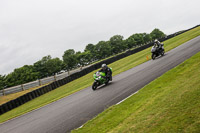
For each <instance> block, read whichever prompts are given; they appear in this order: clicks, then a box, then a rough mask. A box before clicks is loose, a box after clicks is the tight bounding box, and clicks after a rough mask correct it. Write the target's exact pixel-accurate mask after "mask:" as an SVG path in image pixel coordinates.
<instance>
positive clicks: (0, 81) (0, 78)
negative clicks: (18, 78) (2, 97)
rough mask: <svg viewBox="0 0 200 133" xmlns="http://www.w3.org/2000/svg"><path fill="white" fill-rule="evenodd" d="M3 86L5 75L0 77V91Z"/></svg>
mask: <svg viewBox="0 0 200 133" xmlns="http://www.w3.org/2000/svg"><path fill="white" fill-rule="evenodd" d="M5 84H6V83H5V75H4V76H2V75H0V90H2V89H3V88H4V86H5Z"/></svg>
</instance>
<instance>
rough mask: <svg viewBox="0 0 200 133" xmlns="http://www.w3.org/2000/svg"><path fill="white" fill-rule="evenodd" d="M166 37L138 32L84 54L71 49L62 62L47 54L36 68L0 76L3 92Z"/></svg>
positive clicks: (93, 46)
mask: <svg viewBox="0 0 200 133" xmlns="http://www.w3.org/2000/svg"><path fill="white" fill-rule="evenodd" d="M164 36H165V34H164V33H163V32H162V31H160V30H159V29H157V28H156V29H154V30H153V31H152V32H151V33H150V34H148V33H136V34H133V35H131V36H130V37H128V38H127V39H124V37H123V36H121V35H114V36H113V37H111V38H110V39H109V40H108V41H99V42H98V43H97V44H88V45H87V46H86V47H85V49H84V51H83V52H81V51H77V52H76V51H75V50H74V49H68V50H66V51H65V52H64V54H63V56H62V60H61V59H59V58H52V57H51V56H50V55H48V56H45V57H43V58H42V59H41V60H39V61H37V62H35V63H34V64H33V65H24V66H23V67H20V68H16V69H14V71H13V72H11V73H9V74H7V75H0V89H3V88H6V87H12V86H16V85H20V84H24V83H27V82H31V81H35V80H37V79H42V78H45V77H48V76H53V75H55V74H57V73H60V72H61V71H70V70H72V69H75V68H78V67H83V66H85V65H88V64H91V63H93V62H96V61H99V60H102V59H105V58H107V57H110V56H112V55H116V54H118V53H121V52H123V51H126V50H128V49H132V48H135V47H139V46H141V45H144V44H147V43H149V42H151V41H153V40H155V39H158V38H162V37H164Z"/></svg>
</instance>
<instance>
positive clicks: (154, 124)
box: [72, 52, 200, 133]
mask: <svg viewBox="0 0 200 133" xmlns="http://www.w3.org/2000/svg"><path fill="white" fill-rule="evenodd" d="M128 132H131V133H132V132H134V133H152V132H153V133H154V132H157V133H184V132H185V133H199V132H200V52H199V53H198V54H196V55H194V56H193V57H191V58H190V59H188V60H186V61H185V62H184V63H182V64H180V65H179V66H177V67H175V68H174V69H172V70H170V71H168V72H167V73H165V74H164V75H162V76H161V77H159V78H158V79H156V80H154V81H153V82H151V83H150V84H148V85H147V86H145V87H144V88H142V89H141V90H140V91H139V92H138V93H137V94H135V95H133V96H131V97H129V98H128V99H127V100H125V101H124V102H122V103H121V104H119V105H114V106H112V107H110V108H108V109H107V110H105V111H104V112H103V113H101V114H99V115H98V116H97V117H96V118H94V119H93V120H91V121H89V122H87V123H86V124H85V125H84V126H83V127H82V128H79V129H78V130H74V131H72V133H128Z"/></svg>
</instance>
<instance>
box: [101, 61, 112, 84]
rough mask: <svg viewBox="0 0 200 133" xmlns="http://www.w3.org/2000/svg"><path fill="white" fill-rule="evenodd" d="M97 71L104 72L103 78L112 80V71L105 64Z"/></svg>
mask: <svg viewBox="0 0 200 133" xmlns="http://www.w3.org/2000/svg"><path fill="white" fill-rule="evenodd" d="M99 72H104V73H105V74H106V77H105V78H108V79H110V81H112V71H111V69H110V68H109V67H108V66H107V65H106V64H102V65H101V69H100V70H99Z"/></svg>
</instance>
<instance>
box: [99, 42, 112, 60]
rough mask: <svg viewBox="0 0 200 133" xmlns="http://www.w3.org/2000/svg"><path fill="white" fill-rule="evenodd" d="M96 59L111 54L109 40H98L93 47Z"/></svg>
mask: <svg viewBox="0 0 200 133" xmlns="http://www.w3.org/2000/svg"><path fill="white" fill-rule="evenodd" d="M95 53H96V58H97V59H104V58H106V57H108V56H110V55H111V54H112V49H111V46H110V44H109V42H105V41H100V42H99V43H98V44H97V45H96V47H95Z"/></svg>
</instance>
